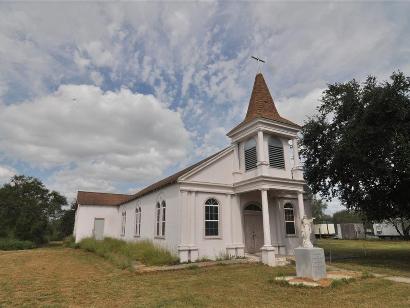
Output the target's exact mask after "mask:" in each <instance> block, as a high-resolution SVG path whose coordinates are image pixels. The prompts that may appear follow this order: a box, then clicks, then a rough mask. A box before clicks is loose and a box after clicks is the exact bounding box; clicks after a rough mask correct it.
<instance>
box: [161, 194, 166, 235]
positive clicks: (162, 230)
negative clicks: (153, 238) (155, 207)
mask: <svg viewBox="0 0 410 308" xmlns="http://www.w3.org/2000/svg"><path fill="white" fill-rule="evenodd" d="M161 205H162V227H161V234H162V236H165V208H166V203H165V201H162V203H161Z"/></svg>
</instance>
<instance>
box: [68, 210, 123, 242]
mask: <svg viewBox="0 0 410 308" xmlns="http://www.w3.org/2000/svg"><path fill="white" fill-rule="evenodd" d="M95 218H104V236H107V237H118V235H119V228H120V227H119V217H118V209H117V207H115V206H106V205H104V206H98V205H79V207H78V209H77V212H76V220H75V226H74V229H75V240H76V242H79V241H81V239H83V238H86V237H92V236H93V229H94V219H95Z"/></svg>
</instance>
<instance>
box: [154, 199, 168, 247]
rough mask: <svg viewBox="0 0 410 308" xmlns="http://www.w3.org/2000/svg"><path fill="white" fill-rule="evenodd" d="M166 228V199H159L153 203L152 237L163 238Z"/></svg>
mask: <svg viewBox="0 0 410 308" xmlns="http://www.w3.org/2000/svg"><path fill="white" fill-rule="evenodd" d="M166 230H167V229H166V201H165V200H161V201H157V202H156V204H155V230H154V234H155V235H154V238H158V239H165V235H166Z"/></svg>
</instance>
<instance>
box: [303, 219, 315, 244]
mask: <svg viewBox="0 0 410 308" xmlns="http://www.w3.org/2000/svg"><path fill="white" fill-rule="evenodd" d="M313 219H315V218H311V219H308V218H307V216H306V215H305V216H303V218H302V239H303V242H302V247H304V248H313V244H312V242H311V241H310V234H311V233H312V222H313Z"/></svg>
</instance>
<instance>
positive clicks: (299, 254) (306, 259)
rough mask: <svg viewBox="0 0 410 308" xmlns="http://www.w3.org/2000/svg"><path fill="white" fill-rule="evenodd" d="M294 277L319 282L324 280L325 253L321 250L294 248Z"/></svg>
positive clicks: (316, 248) (315, 248)
mask: <svg viewBox="0 0 410 308" xmlns="http://www.w3.org/2000/svg"><path fill="white" fill-rule="evenodd" d="M295 258H296V275H297V276H298V277H306V278H311V279H313V280H319V279H321V278H326V263H325V253H324V251H323V249H322V248H318V247H312V248H305V247H298V248H295Z"/></svg>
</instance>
